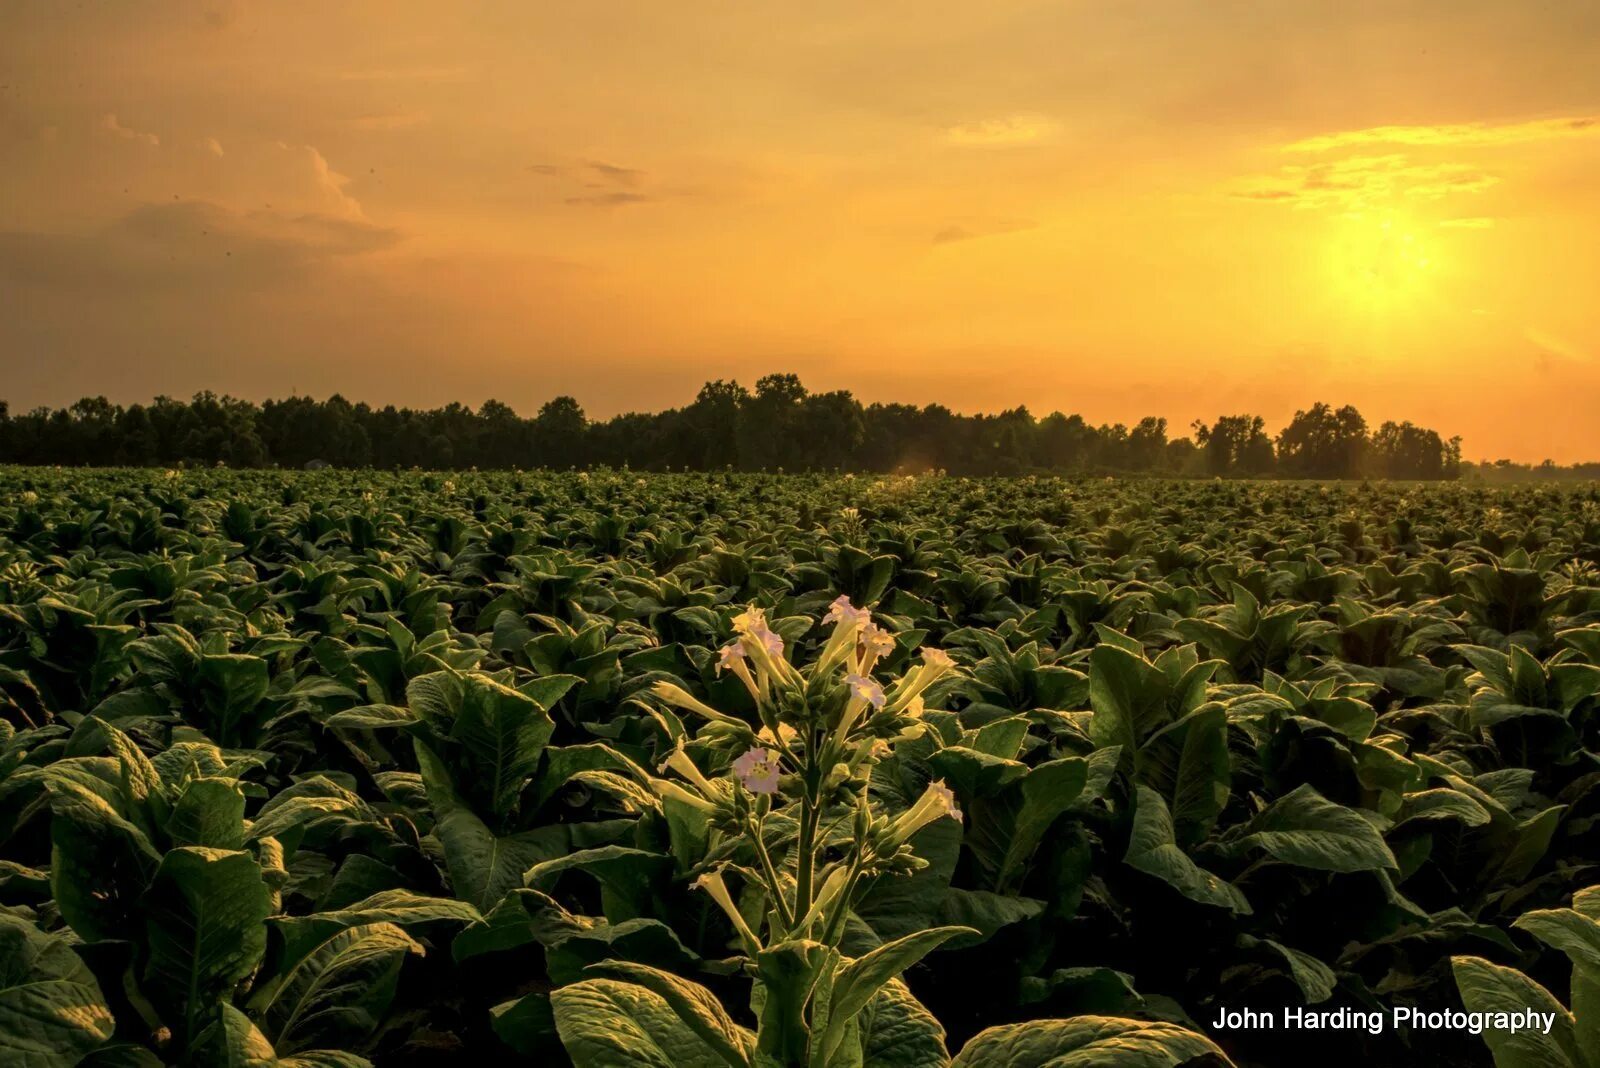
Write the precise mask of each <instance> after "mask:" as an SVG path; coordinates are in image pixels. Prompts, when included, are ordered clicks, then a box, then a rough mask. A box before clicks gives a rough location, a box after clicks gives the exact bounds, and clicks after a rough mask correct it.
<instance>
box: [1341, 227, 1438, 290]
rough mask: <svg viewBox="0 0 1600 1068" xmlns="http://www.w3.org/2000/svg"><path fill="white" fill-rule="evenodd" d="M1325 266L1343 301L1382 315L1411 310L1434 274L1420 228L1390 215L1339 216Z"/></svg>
mask: <svg viewBox="0 0 1600 1068" xmlns="http://www.w3.org/2000/svg"><path fill="white" fill-rule="evenodd" d="M1327 267H1328V272H1329V275H1330V284H1331V285H1332V286H1333V288H1334V290H1335V291H1336V292H1337V293H1338V294H1339V295H1340V296H1341V298H1342V299H1343V300H1344V301H1345V302H1346V303H1348V304H1350V305H1352V306H1354V307H1356V308H1359V309H1361V310H1364V311H1367V312H1372V313H1384V314H1394V313H1399V312H1404V311H1408V310H1412V309H1415V308H1416V307H1417V306H1418V305H1419V304H1420V303H1422V302H1423V300H1424V298H1426V297H1427V296H1428V295H1429V293H1430V290H1431V287H1432V285H1433V280H1434V278H1435V276H1436V275H1437V270H1438V269H1437V264H1436V262H1435V254H1434V250H1433V249H1432V248H1431V247H1430V246H1429V244H1428V243H1427V242H1426V241H1425V240H1424V238H1423V237H1422V236H1421V228H1420V227H1419V226H1417V225H1416V224H1415V223H1414V222H1413V221H1412V220H1408V219H1405V218H1402V217H1398V216H1392V215H1382V216H1374V215H1347V216H1344V217H1342V218H1341V219H1340V220H1339V222H1338V224H1337V226H1336V229H1335V231H1334V234H1333V237H1332V239H1331V240H1330V242H1329V244H1328V254H1327Z"/></svg>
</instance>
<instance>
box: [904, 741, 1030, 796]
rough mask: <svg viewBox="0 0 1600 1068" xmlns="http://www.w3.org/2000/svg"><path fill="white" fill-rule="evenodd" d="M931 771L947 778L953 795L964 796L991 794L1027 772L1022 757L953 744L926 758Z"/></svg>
mask: <svg viewBox="0 0 1600 1068" xmlns="http://www.w3.org/2000/svg"><path fill="white" fill-rule="evenodd" d="M928 764H929V766H930V767H932V768H933V770H934V773H935V774H936V775H938V776H939V777H941V778H943V779H945V780H946V781H948V782H949V784H950V787H951V788H952V789H953V790H954V791H955V792H956V796H958V797H961V798H963V799H967V798H975V797H990V796H993V795H994V794H995V793H996V792H997V791H998V790H1000V789H1001V788H1002V787H1004V786H1005V785H1006V784H1007V783H1011V782H1015V781H1016V780H1018V779H1020V778H1022V777H1023V776H1024V775H1026V774H1027V773H1028V766H1027V765H1026V764H1024V763H1022V762H1021V761H1017V760H1008V759H1006V758H1005V757H997V756H991V755H989V754H988V753H981V752H979V751H978V750H976V749H968V748H966V747H965V746H960V745H952V746H947V747H945V748H944V749H941V750H939V751H938V752H936V753H934V754H933V755H932V756H930V757H929V758H928Z"/></svg>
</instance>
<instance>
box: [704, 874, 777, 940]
mask: <svg viewBox="0 0 1600 1068" xmlns="http://www.w3.org/2000/svg"><path fill="white" fill-rule="evenodd" d="M694 887H695V889H697V890H704V891H705V892H706V893H708V894H710V895H711V900H713V901H715V902H716V903H717V907H718V908H720V909H722V912H723V914H724V915H725V916H727V917H728V919H729V920H730V921H732V923H733V928H734V930H736V931H738V932H739V940H740V941H741V942H743V943H744V947H745V952H747V953H749V954H750V955H751V956H752V957H753V956H755V955H756V954H757V953H758V952H759V951H760V949H761V942H760V941H759V940H758V939H757V938H756V933H755V932H754V931H752V930H751V929H750V924H749V923H747V922H746V921H745V918H744V913H742V912H740V911H739V909H738V907H737V906H736V905H734V903H733V895H732V894H730V893H728V885H727V884H726V883H724V882H723V881H722V876H721V875H720V874H718V873H717V872H706V873H705V874H704V875H702V876H700V878H698V879H696V880H695V881H694Z"/></svg>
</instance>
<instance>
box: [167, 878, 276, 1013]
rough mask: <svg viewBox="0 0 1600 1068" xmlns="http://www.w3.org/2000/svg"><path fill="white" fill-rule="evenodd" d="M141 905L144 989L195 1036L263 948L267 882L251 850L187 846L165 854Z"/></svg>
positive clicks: (257, 957)
mask: <svg viewBox="0 0 1600 1068" xmlns="http://www.w3.org/2000/svg"><path fill="white" fill-rule="evenodd" d="M144 911H145V930H146V934H147V937H148V939H149V946H150V957H149V960H148V961H146V963H145V967H144V976H143V984H142V985H143V989H144V991H145V994H146V996H148V997H149V998H150V999H151V1000H152V1001H153V1002H155V1003H156V1005H157V1006H159V1007H160V1008H161V1009H162V1012H163V1014H164V1015H165V1016H166V1018H167V1020H168V1021H169V1022H170V1023H171V1024H172V1025H173V1029H174V1031H177V1032H178V1033H179V1034H181V1035H182V1036H183V1037H185V1038H186V1039H187V1038H191V1037H193V1035H194V1034H195V1032H196V1030H197V1029H198V1026H199V1025H200V1024H201V1023H202V1022H203V1021H204V1020H205V1019H207V1018H208V1016H209V1013H210V1012H211V1011H212V1009H213V1007H214V1006H215V1005H216V1004H217V1002H218V1001H219V1000H221V999H222V998H223V995H225V994H227V993H228V992H230V991H231V990H232V989H233V986H234V984H235V983H237V982H239V980H241V979H243V978H244V977H245V976H246V975H249V974H250V972H251V971H252V970H253V969H254V968H255V967H256V965H257V964H259V963H260V962H261V958H262V955H263V954H264V953H265V952H266V947H267V928H266V920H267V914H268V912H269V911H270V904H269V899H268V893H267V884H266V883H265V882H264V881H263V880H262V877H261V868H260V866H259V865H258V864H257V863H256V860H255V858H254V857H252V856H251V855H250V854H249V853H243V852H237V851H232V850H224V849H208V848H205V847H201V846H184V847H181V848H178V849H174V850H172V851H171V852H170V853H168V854H167V855H166V856H165V857H163V858H162V859H161V867H160V868H159V869H158V870H157V871H156V876H155V879H154V880H153V881H152V882H151V884H150V889H149V891H148V892H146V894H145V897H144ZM180 1028H181V1030H180Z"/></svg>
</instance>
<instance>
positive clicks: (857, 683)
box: [844, 675, 884, 708]
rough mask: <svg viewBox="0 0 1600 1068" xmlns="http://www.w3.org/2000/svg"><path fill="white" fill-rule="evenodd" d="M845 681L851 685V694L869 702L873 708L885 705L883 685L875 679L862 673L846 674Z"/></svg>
mask: <svg viewBox="0 0 1600 1068" xmlns="http://www.w3.org/2000/svg"><path fill="white" fill-rule="evenodd" d="M844 681H845V683H846V684H847V685H848V686H849V687H850V695H851V696H852V697H856V698H859V699H860V700H863V701H865V702H867V704H869V705H871V706H872V707H873V708H882V707H883V701H884V697H883V687H882V686H879V685H878V683H877V682H876V681H875V680H873V679H869V678H866V677H865V676H862V675H846V676H845V677H844Z"/></svg>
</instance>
